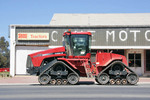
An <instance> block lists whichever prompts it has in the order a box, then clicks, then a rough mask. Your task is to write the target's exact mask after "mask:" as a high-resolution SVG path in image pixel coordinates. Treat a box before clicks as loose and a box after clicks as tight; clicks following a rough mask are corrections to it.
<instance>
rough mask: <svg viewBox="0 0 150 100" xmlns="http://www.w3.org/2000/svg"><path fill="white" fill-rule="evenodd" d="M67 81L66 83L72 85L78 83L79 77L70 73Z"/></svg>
mask: <svg viewBox="0 0 150 100" xmlns="http://www.w3.org/2000/svg"><path fill="white" fill-rule="evenodd" d="M67 81H68V83H69V84H72V85H74V84H77V83H78V81H79V77H78V76H77V75H76V74H74V73H70V74H69V75H68V77H67Z"/></svg>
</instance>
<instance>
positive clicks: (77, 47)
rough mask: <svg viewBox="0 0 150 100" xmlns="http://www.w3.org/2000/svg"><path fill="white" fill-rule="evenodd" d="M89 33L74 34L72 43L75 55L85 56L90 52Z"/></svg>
mask: <svg viewBox="0 0 150 100" xmlns="http://www.w3.org/2000/svg"><path fill="white" fill-rule="evenodd" d="M88 36H89V35H72V36H71V45H72V51H73V55H74V56H84V55H86V54H87V53H89V51H90V50H89V40H90V39H89V37H88Z"/></svg>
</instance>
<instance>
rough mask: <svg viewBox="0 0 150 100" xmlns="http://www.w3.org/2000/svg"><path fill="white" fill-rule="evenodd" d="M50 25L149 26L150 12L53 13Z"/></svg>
mask: <svg viewBox="0 0 150 100" xmlns="http://www.w3.org/2000/svg"><path fill="white" fill-rule="evenodd" d="M50 25H51V26H53V25H54V26H56V25H57V26H70V25H71V26H107V25H108V26H118V25H121V26H122V25H123V26H136V25H137V26H140V25H141V26H143V25H145V26H147V25H148V26H149V25H150V13H123V14H122V13H120V14H119V13H116V14H63V13H58V14H54V15H53V18H52V20H51V22H50Z"/></svg>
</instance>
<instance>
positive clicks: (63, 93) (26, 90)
mask: <svg viewBox="0 0 150 100" xmlns="http://www.w3.org/2000/svg"><path fill="white" fill-rule="evenodd" d="M0 100H150V84H139V85H128V86H118V85H113V86H110V85H93V84H90V85H87V84H80V85H75V86H72V85H67V86H49V85H46V86H41V85H36V84H35V85H34V84H33V85H0Z"/></svg>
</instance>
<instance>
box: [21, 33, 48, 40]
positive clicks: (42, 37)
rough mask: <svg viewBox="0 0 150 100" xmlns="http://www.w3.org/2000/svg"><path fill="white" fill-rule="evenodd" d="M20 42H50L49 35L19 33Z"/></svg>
mask: <svg viewBox="0 0 150 100" xmlns="http://www.w3.org/2000/svg"><path fill="white" fill-rule="evenodd" d="M18 40H49V33H18Z"/></svg>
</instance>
